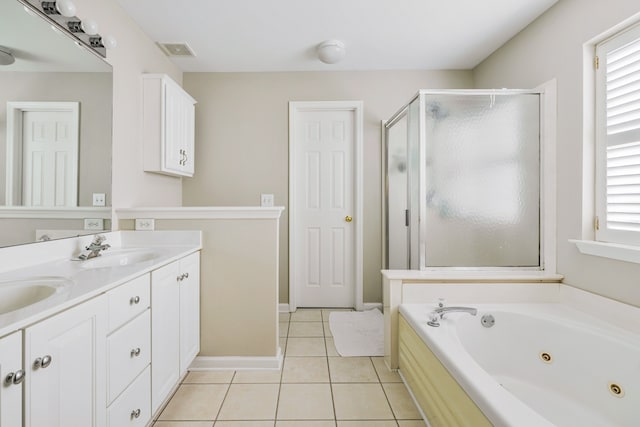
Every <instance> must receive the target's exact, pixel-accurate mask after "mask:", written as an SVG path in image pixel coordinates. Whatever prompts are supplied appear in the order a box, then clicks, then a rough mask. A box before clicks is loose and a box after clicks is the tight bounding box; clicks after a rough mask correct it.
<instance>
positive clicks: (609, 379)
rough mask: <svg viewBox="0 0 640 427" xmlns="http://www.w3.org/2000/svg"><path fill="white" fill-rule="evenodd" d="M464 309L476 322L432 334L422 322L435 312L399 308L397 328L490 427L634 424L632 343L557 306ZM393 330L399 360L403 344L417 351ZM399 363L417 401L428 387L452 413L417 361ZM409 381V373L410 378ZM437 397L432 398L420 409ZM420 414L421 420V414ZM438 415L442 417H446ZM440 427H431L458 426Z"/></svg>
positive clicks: (639, 412)
mask: <svg viewBox="0 0 640 427" xmlns="http://www.w3.org/2000/svg"><path fill="white" fill-rule="evenodd" d="M451 305H459V304H451ZM464 305H465V306H469V307H475V308H477V310H478V312H477V315H475V316H472V315H470V314H468V313H448V314H446V315H445V316H444V318H443V319H441V320H439V323H440V326H439V327H432V326H428V325H427V322H428V321H429V320H430V315H429V314H430V313H431V312H432V311H433V310H434V308H435V306H434V305H430V304H402V305H401V306H400V313H401V315H402V318H404V319H405V320H406V323H405V324H404V326H403V325H401V326H402V327H404V328H405V332H404V333H405V336H406V335H407V334H411V332H410V331H409V332H407V330H409V329H408V328H407V324H408V327H410V329H412V330H413V331H414V332H415V333H416V334H417V337H419V339H420V340H421V341H422V342H423V343H424V344H426V346H427V347H428V349H429V350H430V352H431V353H433V355H435V356H436V357H437V359H438V360H439V361H440V363H441V364H442V365H443V366H444V368H446V371H448V373H449V374H450V376H451V377H453V379H454V380H455V382H457V384H458V385H459V386H460V387H461V388H462V389H463V390H464V392H465V393H466V395H468V397H469V398H470V399H471V400H472V402H473V403H475V406H477V409H479V410H480V411H481V413H482V414H483V415H484V417H486V421H488V422H489V423H490V424H493V425H494V426H496V427H502V426H510V427H529V426H531V427H543V426H559V427H560V426H562V427H577V426H579V427H596V426H597V427H614V426H620V427H632V426H633V427H637V426H640V336H639V335H637V334H634V333H632V332H628V331H626V330H623V329H621V328H618V327H615V326H612V325H610V324H608V323H606V322H605V321H603V320H601V319H598V318H596V317H593V316H590V315H587V314H585V313H582V312H580V311H578V310H575V309H572V308H570V307H568V306H566V305H562V304H554V303H548V304H495V305H488V304H477V305H473V304H469V305H467V304H464ZM488 316H492V318H493V320H494V323H493V325H492V326H490V327H486V326H489V325H490V324H491V323H492V322H491V318H490V317H488ZM483 318H484V322H483V321H482V319H483ZM605 320H606V319H605ZM401 323H403V321H402V320H401ZM402 327H401V329H400V331H401V332H400V342H401V344H400V345H401V354H402V352H403V351H404V352H405V353H406V352H407V350H406V349H404V350H402V349H403V347H402V346H403V345H404V346H407V345H409V346H412V345H413V346H416V344H415V343H414V344H407V343H408V342H409V341H408V340H407V338H406V337H405V338H403V335H402V334H403V332H402V330H403V329H402ZM417 337H416V340H417ZM403 343H404V344H403ZM420 344H422V343H420ZM418 346H419V345H418ZM425 351H427V353H429V352H428V350H425ZM409 352H411V351H409ZM429 354H430V353H429ZM402 360H403V359H402V356H401V365H400V370H401V373H402V374H403V376H404V377H405V381H406V382H407V383H408V385H409V386H410V388H412V391H413V392H414V395H416V398H417V400H418V401H419V402H420V398H419V397H418V396H419V395H420V394H421V393H420V390H417V389H420V388H421V387H422V385H423V384H424V383H431V384H432V389H435V393H438V394H440V393H443V396H440V397H442V400H441V402H447V399H448V400H449V402H448V404H451V405H453V407H454V409H453V411H454V413H455V411H456V409H455V406H456V405H457V403H456V402H451V400H459V399H457V398H453V399H452V398H451V397H449V398H448V397H447V396H446V393H447V386H446V385H445V383H446V381H445V382H442V381H441V380H439V379H438V380H432V379H426V378H427V377H420V374H412V373H411V371H413V368H414V366H412V364H418V365H419V364H421V363H422V362H420V360H424V358H422V359H421V358H420V357H415V358H413V357H412V356H410V357H406V356H405V357H404V360H405V361H404V364H405V365H404V366H403V365H402V363H403V362H402ZM430 370H431V371H432V372H433V371H434V369H432V368H430ZM425 371H427V372H426V374H425V375H427V376H429V375H430V373H429V372H428V370H426V369H425ZM446 371H444V370H443V372H446ZM408 374H411V375H413V376H414V377H416V375H417V377H416V378H417V380H416V378H413V379H409V378H407V377H408ZM416 381H417V382H416ZM412 384H413V387H412V386H411V385H412ZM441 387H442V390H440V388H441ZM426 393H427V394H429V393H434V391H433V390H432V391H427V392H426ZM462 395H464V393H462ZM440 397H438V398H434V396H433V395H431V396H429V397H428V398H427V401H431V402H434V401H436V402H437V401H440V400H439V399H440ZM471 405H472V406H473V404H471ZM421 406H423V405H421ZM422 409H423V410H424V412H425V413H426V416H427V418H429V417H430V414H429V413H428V412H429V408H424V407H423V408H422ZM435 409H438V408H435ZM432 411H434V412H438V410H434V408H432ZM435 416H436V418H437V417H440V416H441V415H438V414H436V415H435ZM442 417H443V418H446V417H447V415H446V411H445V415H444V416H442ZM460 419H464V417H461V418H460ZM440 422H441V420H438V421H437V422H434V424H438V425H458V424H456V423H455V422H452V423H451V424H447V423H446V422H444V423H442V424H440ZM490 424H486V425H490ZM461 425H465V424H461ZM467 425H475V424H467ZM477 425H480V424H477Z"/></svg>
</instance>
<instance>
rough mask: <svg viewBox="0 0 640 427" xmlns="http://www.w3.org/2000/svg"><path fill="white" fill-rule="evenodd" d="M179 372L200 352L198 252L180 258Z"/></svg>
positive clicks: (181, 372) (183, 371) (184, 369)
mask: <svg viewBox="0 0 640 427" xmlns="http://www.w3.org/2000/svg"><path fill="white" fill-rule="evenodd" d="M180 277H181V278H182V280H180V281H179V282H178V283H179V284H180V285H179V286H180V374H184V373H185V372H186V370H187V368H188V367H189V365H190V364H191V362H193V359H195V357H196V355H197V354H198V353H199V352H200V252H196V253H194V254H191V255H189V256H187V257H185V258H183V259H182V260H180Z"/></svg>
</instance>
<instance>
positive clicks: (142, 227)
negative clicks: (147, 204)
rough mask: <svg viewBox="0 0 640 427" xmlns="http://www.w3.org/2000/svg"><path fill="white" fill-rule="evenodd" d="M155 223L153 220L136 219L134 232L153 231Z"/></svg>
mask: <svg viewBox="0 0 640 427" xmlns="http://www.w3.org/2000/svg"><path fill="white" fill-rule="evenodd" d="M155 228H156V221H155V220H154V219H153V218H136V231H153V230H154V229H155Z"/></svg>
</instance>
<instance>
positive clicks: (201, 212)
mask: <svg viewBox="0 0 640 427" xmlns="http://www.w3.org/2000/svg"><path fill="white" fill-rule="evenodd" d="M282 211H284V207H282V206H274V207H268V208H265V207H260V206H234V207H225V206H197V207H172V208H127V209H115V214H116V216H117V217H118V219H136V218H154V219H278V218H280V215H282Z"/></svg>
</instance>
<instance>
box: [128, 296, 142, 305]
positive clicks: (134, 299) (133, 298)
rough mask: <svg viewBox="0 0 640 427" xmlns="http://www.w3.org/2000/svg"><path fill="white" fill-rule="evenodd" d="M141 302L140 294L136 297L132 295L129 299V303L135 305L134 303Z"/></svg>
mask: <svg viewBox="0 0 640 427" xmlns="http://www.w3.org/2000/svg"><path fill="white" fill-rule="evenodd" d="M139 303H140V297H139V296H138V295H136V296H135V297H131V299H130V300H129V304H131V305H133V304H139Z"/></svg>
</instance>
